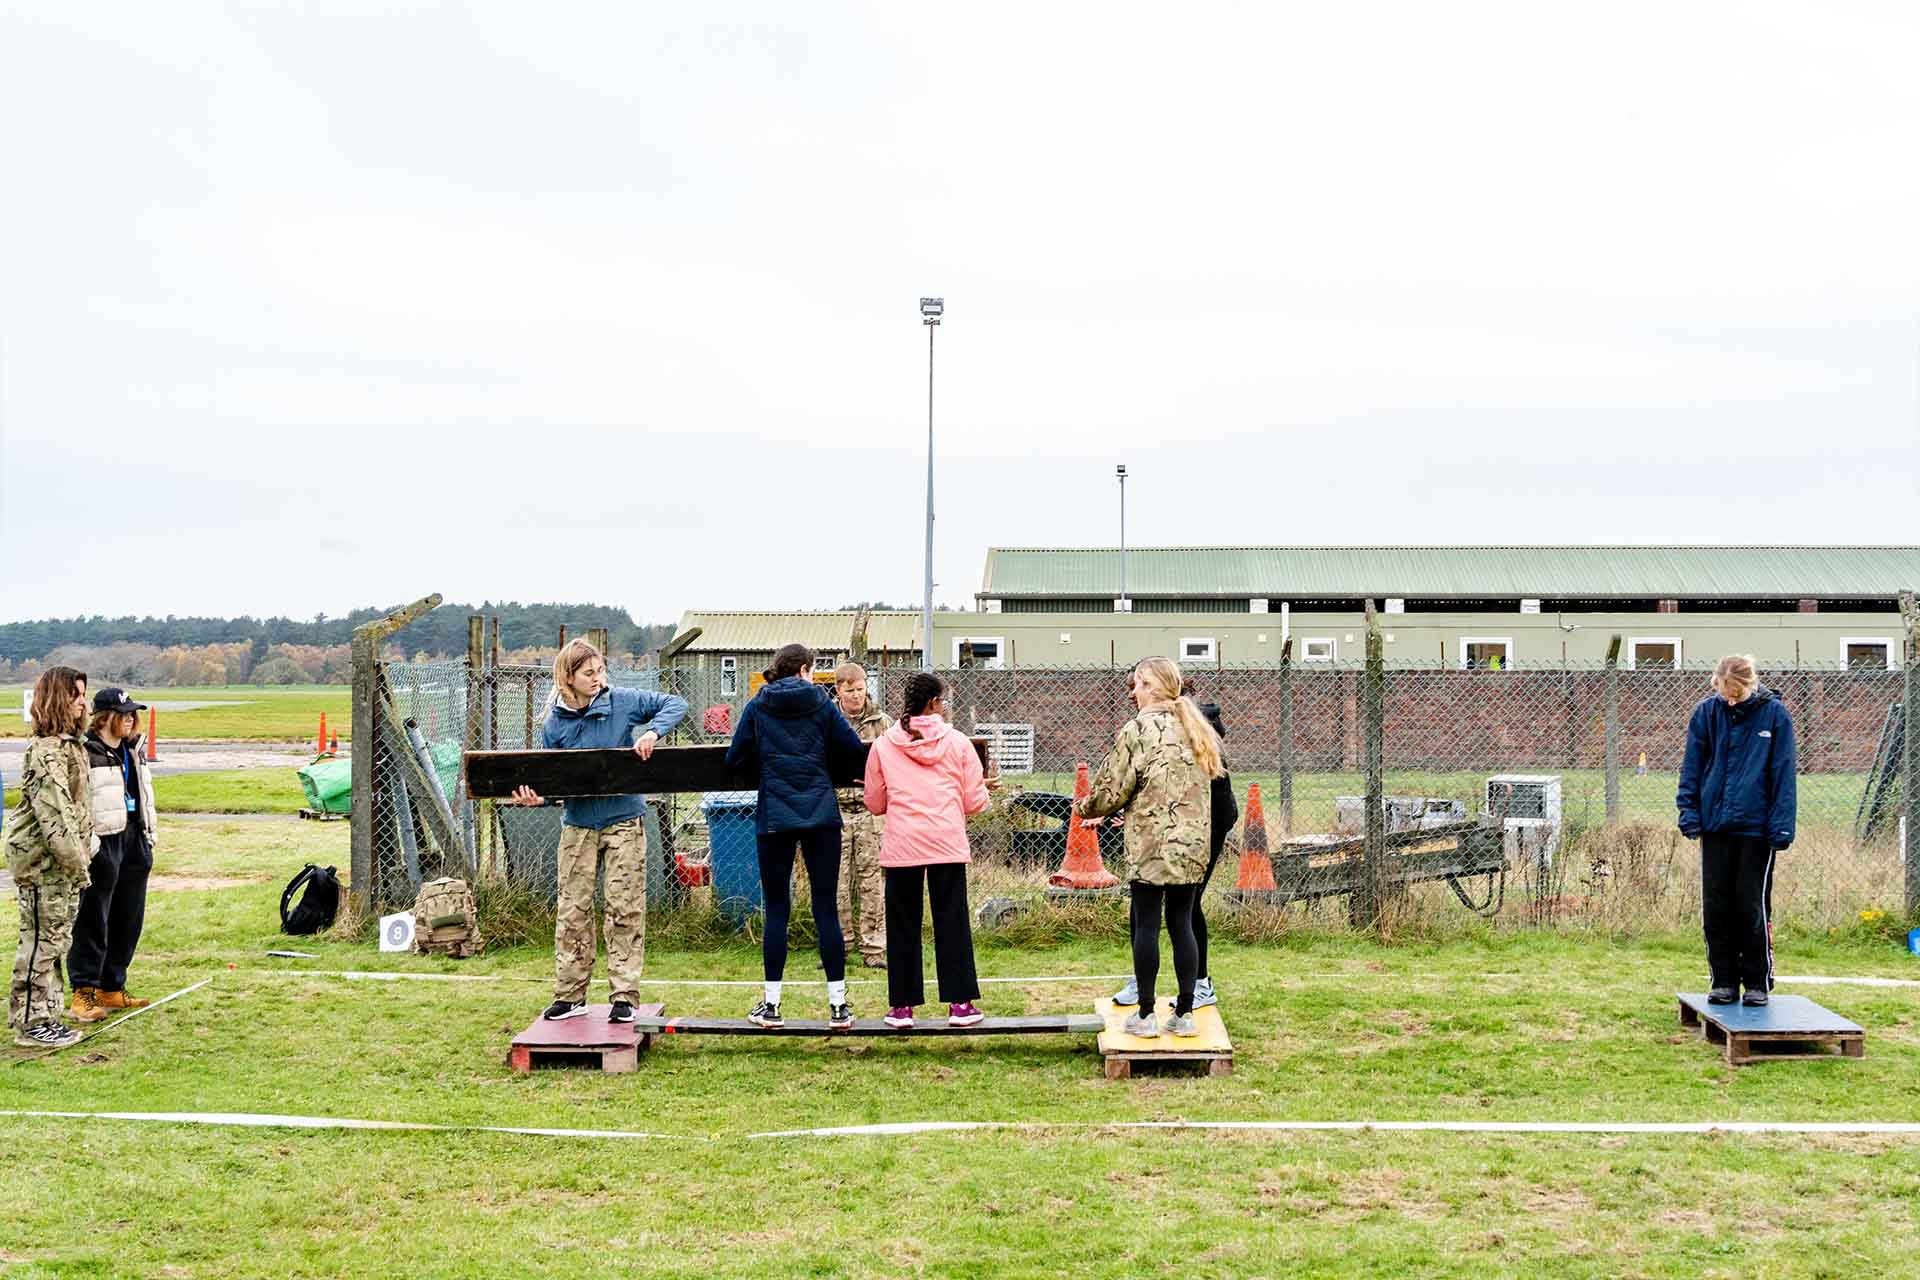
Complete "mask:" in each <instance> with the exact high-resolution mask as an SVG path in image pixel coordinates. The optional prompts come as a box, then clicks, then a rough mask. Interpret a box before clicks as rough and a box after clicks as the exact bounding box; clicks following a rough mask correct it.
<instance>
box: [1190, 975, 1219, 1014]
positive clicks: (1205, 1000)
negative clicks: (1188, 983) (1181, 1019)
mask: <svg viewBox="0 0 1920 1280" xmlns="http://www.w3.org/2000/svg"><path fill="white" fill-rule="evenodd" d="M1219 1003H1220V1000H1219V998H1218V997H1216V996H1215V995H1214V994H1213V979H1212V978H1202V979H1200V981H1198V982H1196V983H1194V984H1193V1007H1194V1008H1196V1009H1199V1008H1203V1007H1205V1006H1206V1005H1210V1004H1219Z"/></svg>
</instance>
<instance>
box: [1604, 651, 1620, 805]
mask: <svg viewBox="0 0 1920 1280" xmlns="http://www.w3.org/2000/svg"><path fill="white" fill-rule="evenodd" d="M1606 682H1607V722H1606V770H1607V825H1608V826H1612V825H1613V824H1615V823H1616V822H1618V821H1620V637H1619V636H1618V635H1616V636H1614V637H1613V639H1611V640H1609V641H1608V642H1607V674H1606Z"/></svg>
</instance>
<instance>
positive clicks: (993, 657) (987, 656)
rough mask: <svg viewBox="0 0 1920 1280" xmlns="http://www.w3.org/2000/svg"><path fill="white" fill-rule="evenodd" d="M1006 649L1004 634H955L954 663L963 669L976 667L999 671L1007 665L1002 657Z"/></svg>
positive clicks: (955, 666) (956, 667)
mask: <svg viewBox="0 0 1920 1280" xmlns="http://www.w3.org/2000/svg"><path fill="white" fill-rule="evenodd" d="M1006 649H1007V641H1006V637H1004V636H955V637H954V639H953V665H954V668H955V669H956V670H962V671H964V670H967V669H969V668H974V667H979V668H984V669H986V670H989V671H997V670H999V669H1000V667H1002V666H1004V665H1005V664H1004V663H1003V662H1002V660H1001V658H1002V655H1003V654H1004V653H1005V652H1006Z"/></svg>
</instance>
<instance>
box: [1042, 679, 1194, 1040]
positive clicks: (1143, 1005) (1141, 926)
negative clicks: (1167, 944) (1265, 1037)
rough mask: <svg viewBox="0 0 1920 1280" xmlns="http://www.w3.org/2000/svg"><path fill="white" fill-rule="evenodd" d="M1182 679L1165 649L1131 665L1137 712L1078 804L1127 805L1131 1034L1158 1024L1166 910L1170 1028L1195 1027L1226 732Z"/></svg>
mask: <svg viewBox="0 0 1920 1280" xmlns="http://www.w3.org/2000/svg"><path fill="white" fill-rule="evenodd" d="M1180 683H1181V678H1180V668H1179V667H1178V666H1176V665H1175V664H1174V663H1173V662H1172V661H1171V660H1170V659H1167V658H1148V659H1146V660H1145V661H1143V662H1142V663H1141V664H1140V665H1139V666H1137V667H1135V668H1134V669H1133V701H1134V705H1135V706H1137V707H1138V708H1139V709H1140V713H1139V714H1138V715H1136V716H1135V717H1134V718H1133V719H1131V720H1129V721H1127V723H1126V724H1125V725H1123V726H1121V729H1120V734H1119V736H1118V737H1117V738H1116V739H1115V741H1114V744H1113V750H1111V751H1109V752H1108V753H1107V758H1106V759H1105V760H1103V761H1102V762H1101V764H1100V772H1099V773H1098V774H1096V775H1095V776H1094V779H1093V786H1092V790H1091V793H1090V794H1089V795H1088V796H1087V798H1086V799H1084V800H1081V801H1078V802H1076V803H1075V805H1074V810H1075V812H1076V813H1078V814H1079V815H1080V816H1081V817H1082V818H1099V817H1104V816H1106V815H1107V814H1110V813H1114V812H1117V811H1118V810H1120V809H1122V808H1124V809H1125V810H1126V811H1127V818H1126V851H1127V879H1128V880H1129V881H1130V882H1131V885H1132V892H1133V911H1132V913H1131V914H1132V917H1133V972H1134V981H1135V983H1136V984H1137V986H1138V987H1139V991H1140V1008H1139V1010H1138V1011H1137V1012H1136V1013H1134V1014H1133V1015H1132V1016H1130V1017H1129V1018H1128V1019H1127V1031H1128V1033H1129V1034H1132V1035H1141V1036H1154V1035H1158V1034H1159V1026H1158V1025H1157V1024H1156V1022H1155V1019H1154V1009H1155V1005H1154V1003H1153V998H1154V997H1153V983H1154V979H1156V978H1157V977H1158V976H1159V971H1160V922H1161V919H1162V911H1163V910H1164V912H1165V920H1166V926H1167V933H1168V936H1169V937H1170V938H1171V939H1172V940H1173V971H1174V975H1175V977H1176V979H1177V980H1178V982H1179V993H1178V995H1177V996H1176V997H1175V999H1174V1006H1173V1013H1172V1016H1171V1017H1169V1018H1168V1019H1167V1022H1166V1028H1167V1030H1168V1032H1169V1033H1171V1034H1173V1035H1186V1036H1190V1035H1192V1034H1194V1026H1193V1017H1192V1014H1193V987H1194V981H1195V978H1196V977H1197V975H1198V970H1199V963H1200V958H1199V943H1198V940H1197V939H1196V938H1195V936H1194V932H1193V904H1194V899H1195V898H1196V897H1197V896H1198V894H1199V892H1200V890H1201V888H1202V881H1203V880H1204V879H1205V877H1206V874H1207V856H1208V853H1209V852H1210V845H1211V834H1212V832H1211V828H1212V797H1211V791H1212V785H1213V779H1215V778H1217V777H1220V776H1221V775H1222V774H1223V773H1224V771H1225V770H1224V766H1223V764H1222V762H1221V757H1220V738H1219V735H1217V734H1216V733H1214V731H1213V728H1212V727H1211V726H1210V725H1208V724H1207V722H1206V719H1205V717H1203V716H1202V715H1201V714H1200V710H1199V708H1198V707H1196V706H1194V704H1193V701H1192V700H1191V699H1189V698H1184V697H1182V696H1180Z"/></svg>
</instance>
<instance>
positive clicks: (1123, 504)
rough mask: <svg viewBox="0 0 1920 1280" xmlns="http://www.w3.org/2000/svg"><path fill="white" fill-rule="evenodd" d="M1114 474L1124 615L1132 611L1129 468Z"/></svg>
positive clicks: (1119, 468) (1121, 604) (1120, 467)
mask: <svg viewBox="0 0 1920 1280" xmlns="http://www.w3.org/2000/svg"><path fill="white" fill-rule="evenodd" d="M1113 470H1114V474H1115V475H1117V476H1119V477H1120V602H1119V608H1120V611H1121V612H1122V613H1125V612H1127V611H1129V610H1130V609H1131V607H1132V606H1130V605H1129V604H1128V603H1127V467H1126V464H1125V463H1121V464H1120V465H1119V466H1117V467H1115V468H1114V469H1113Z"/></svg>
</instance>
